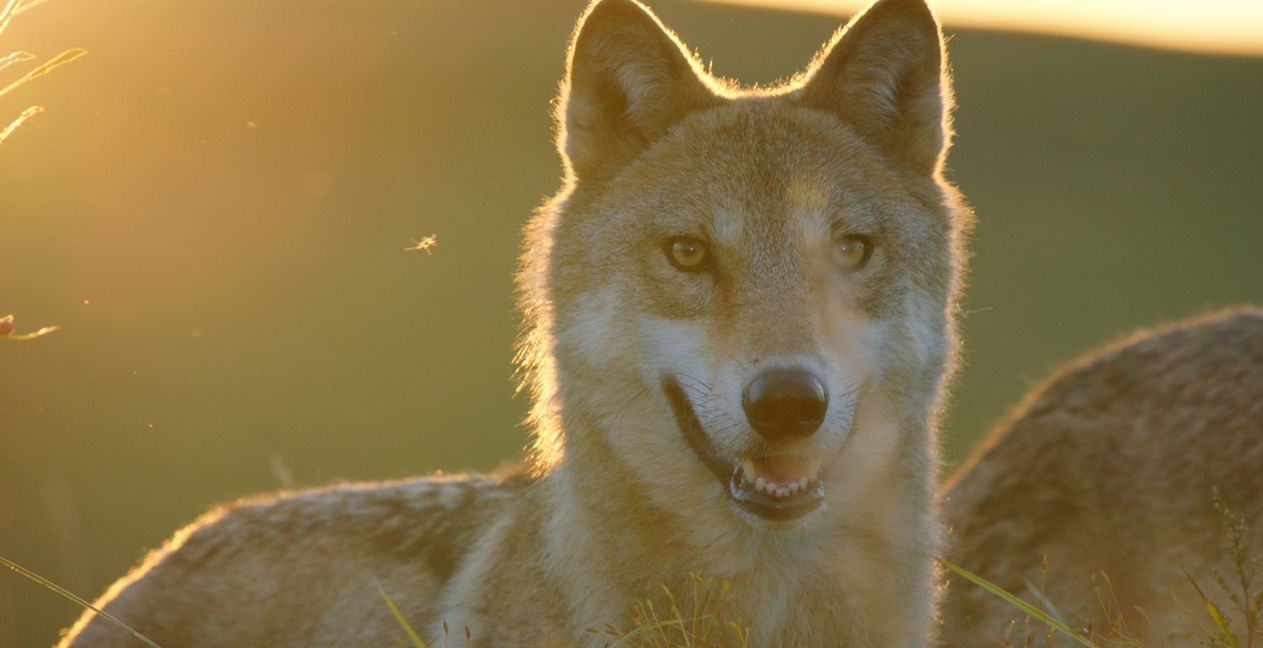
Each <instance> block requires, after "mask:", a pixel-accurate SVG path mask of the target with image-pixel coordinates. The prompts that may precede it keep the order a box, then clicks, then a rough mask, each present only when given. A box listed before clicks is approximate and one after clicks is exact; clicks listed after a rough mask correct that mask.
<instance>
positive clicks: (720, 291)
mask: <svg viewBox="0 0 1263 648" xmlns="http://www.w3.org/2000/svg"><path fill="white" fill-rule="evenodd" d="M944 69H945V67H944V57H943V51H942V38H941V34H940V32H939V28H938V25H937V23H936V21H935V20H934V17H933V16H932V15H931V13H930V11H929V10H928V8H927V7H926V6H925V4H924V3H923V1H922V0H880V1H879V2H877V3H876V4H874V5H873V6H872V7H870V8H869V9H868V10H867V11H866V12H865V13H863V14H862V15H861V16H859V17H857V18H856V19H855V20H853V21H852V22H851V24H850V25H849V26H848V27H847V28H846V29H845V30H843V31H839V32H838V34H837V35H836V36H835V37H834V38H833V39H832V40H831V42H830V43H829V44H828V45H827V46H826V47H825V48H824V49H823V50H822V51H821V53H820V55H819V56H818V57H817V58H816V59H815V60H814V61H813V62H812V64H811V65H810V67H809V68H808V69H807V70H806V71H805V72H804V73H802V74H801V75H799V76H798V77H795V78H794V79H792V80H791V81H789V82H787V83H786V84H784V85H782V86H777V87H772V88H760V89H741V88H739V87H737V86H736V85H734V84H732V83H729V82H727V81H724V80H720V79H717V78H714V77H712V76H711V75H709V74H708V73H707V72H706V71H705V70H704V69H703V66H702V65H701V63H700V62H699V61H698V60H697V59H696V58H694V57H693V56H692V55H691V54H689V53H688V51H687V49H685V47H684V46H683V45H682V44H681V43H680V41H679V40H678V39H677V38H676V37H675V36H674V35H673V34H671V33H670V32H669V31H667V30H666V29H665V28H664V27H663V26H662V25H661V24H660V23H659V22H658V21H657V19H656V18H655V17H654V16H653V15H652V14H651V13H650V12H649V11H648V10H647V9H646V8H645V7H643V6H642V5H640V4H639V3H638V2H636V1H635V0H598V1H596V2H593V3H592V4H591V5H590V6H589V8H588V10H587V12H586V13H585V14H584V16H583V17H582V19H581V20H580V23H579V28H578V29H577V30H576V32H575V36H574V40H573V42H572V45H571V47H570V50H569V58H568V65H567V78H566V82H565V83H564V85H563V89H562V92H561V96H560V98H559V100H558V102H557V106H558V111H557V119H558V125H559V129H558V130H559V139H558V149H559V152H560V153H561V157H562V162H563V168H564V170H565V181H564V183H563V186H562V188H561V189H560V191H559V192H558V193H557V195H556V196H555V197H554V198H552V199H551V200H550V201H548V202H547V203H546V204H545V205H544V206H542V207H541V208H540V209H539V210H538V211H537V212H536V214H535V216H534V217H533V218H532V220H531V223H530V225H529V226H528V228H527V233H526V242H525V245H524V248H523V249H524V252H523V255H522V262H521V270H520V273H519V275H518V282H519V288H520V293H519V294H520V306H521V308H522V311H523V313H524V316H525V327H524V335H523V338H522V343H521V348H520V355H519V357H520V362H521V365H522V368H523V369H524V372H523V374H524V377H525V386H526V387H527V388H528V389H529V391H530V392H531V394H532V396H533V399H534V408H533V412H532V416H531V425H532V432H533V442H532V445H531V448H530V451H529V456H528V461H527V465H526V468H525V473H523V474H518V475H513V476H505V475H502V476H495V477H476V476H471V477H465V478H458V479H444V480H413V481H408V482H401V483H395V484H378V485H372V484H368V485H358V486H344V487H335V488H330V489H323V490H316V491H308V492H304V493H298V494H292V495H284V496H280V497H276V498H265V499H261V500H254V501H250V502H242V503H238V504H236V505H234V506H232V507H229V508H226V509H224V510H220V511H217V512H214V513H212V514H209V515H208V516H206V517H204V518H203V519H202V520H200V521H198V522H197V523H195V524H194V525H192V526H191V527H189V528H188V529H185V530H184V531H181V532H179V533H178V534H177V535H176V536H175V538H173V539H172V541H171V542H169V543H168V544H167V545H166V546H165V547H164V548H163V549H161V550H159V551H157V552H155V553H154V554H152V555H151V556H150V557H149V558H148V559H147V560H146V562H145V564H143V565H142V566H141V567H139V568H138V569H137V570H135V571H134V572H133V573H132V574H131V575H129V576H128V577H127V578H125V579H123V580H122V581H120V582H119V583H118V584H116V585H115V587H113V588H111V590H110V591H109V592H107V593H106V595H105V596H104V597H103V599H102V603H103V604H104V605H105V606H106V608H107V610H109V611H111V612H113V613H114V614H116V615H117V616H119V617H122V618H125V619H128V620H130V621H132V622H133V623H135V624H136V626H137V627H138V628H139V629H140V630H141V631H142V632H146V633H147V634H150V635H151V636H153V637H154V638H155V639H157V640H159V641H160V642H162V641H167V642H168V643H170V644H171V645H225V646H227V645H234V646H238V645H273V646H312V645H374V644H379V643H385V642H390V641H391V640H392V639H393V638H395V637H396V636H397V635H398V632H399V630H398V626H397V625H396V623H395V620H394V619H392V618H391V616H390V613H389V611H388V609H387V608H386V606H385V605H383V602H382V600H381V597H380V592H379V591H378V588H379V587H380V590H381V591H384V592H386V593H387V594H388V595H389V596H390V597H391V598H392V599H393V600H394V601H395V603H396V604H398V606H399V609H400V610H401V611H402V613H403V614H404V615H405V616H406V617H407V618H408V619H410V620H412V621H413V622H414V623H415V624H417V625H418V626H420V627H421V628H422V629H423V632H424V634H425V635H426V636H427V639H428V640H429V641H430V642H431V644H432V645H441V644H442V641H443V633H444V627H445V626H446V627H447V628H448V629H449V630H451V629H454V631H455V632H456V633H457V635H459V634H461V633H463V631H464V628H466V627H468V628H469V629H470V633H471V634H470V636H471V641H470V643H469V645H471V646H506V645H541V646H553V645H593V646H598V645H605V644H607V643H611V642H612V641H613V640H614V639H613V635H611V634H609V633H606V632H605V631H606V630H610V631H611V632H615V633H617V632H618V631H622V632H628V631H631V632H636V633H637V634H638V635H639V634H640V633H643V632H646V631H647V630H646V629H645V627H646V626H649V627H650V628H649V629H652V628H653V627H657V628H659V629H668V628H669V629H672V630H671V631H672V632H692V631H693V630H692V628H693V626H692V625H691V624H692V623H693V622H694V621H696V620H697V619H699V618H710V616H714V615H715V614H717V612H716V610H717V609H718V608H714V607H710V608H708V607H706V606H705V605H702V606H701V607H699V608H697V609H696V610H694V609H693V608H694V607H697V606H696V605H694V604H693V603H692V599H691V598H690V596H691V594H692V593H693V592H694V591H695V587H696V586H697V585H698V583H703V584H706V583H709V584H710V585H715V584H718V585H720V586H721V587H722V586H724V584H726V587H727V589H726V590H723V603H724V608H723V609H724V614H725V615H726V616H724V623H722V624H720V625H719V626H718V629H717V630H716V631H715V632H716V634H715V635H714V636H713V637H712V639H714V641H716V642H719V643H730V642H735V643H740V642H739V641H736V640H737V639H739V638H740V636H743V635H744V636H746V644H747V645H750V646H775V645H787V646H788V645H809V646H825V645H839V646H909V647H910V646H923V645H925V644H926V643H927V642H928V641H929V636H930V623H931V619H932V616H933V607H934V598H935V593H936V588H935V583H934V578H933V569H932V565H931V556H932V555H933V553H934V551H935V549H936V547H937V543H938V537H939V532H938V527H937V523H936V521H935V520H936V517H935V514H934V511H933V504H932V495H933V476H934V472H935V468H936V465H937V457H936V455H935V442H934V439H933V435H934V429H935V420H936V417H937V415H938V409H939V403H940V394H941V391H942V388H943V383H944V382H945V379H946V377H947V376H948V375H949V374H950V373H951V371H952V369H953V366H954V363H955V352H956V347H957V343H956V337H955V330H954V325H953V322H952V314H953V313H954V312H955V310H956V308H955V307H956V304H955V300H956V294H957V288H958V282H959V273H960V270H959V266H960V262H961V256H962V255H961V253H960V247H961V245H962V239H963V236H964V231H965V230H967V228H968V224H969V219H968V214H967V213H966V212H965V211H964V210H963V209H962V208H961V207H960V206H959V204H958V201H957V197H956V193H955V190H954V189H953V188H952V187H951V186H950V185H949V184H947V183H946V182H945V181H944V180H943V178H942V168H943V162H944V156H945V152H946V149H947V146H948V143H949V141H950V136H951V129H950V119H949V113H950V108H951V99H950V90H949V88H948V83H947V79H946V76H945V75H944ZM526 475H529V476H526ZM662 596H669V597H674V600H675V601H676V602H677V603H680V602H681V601H687V602H688V605H675V606H673V605H671V604H670V603H669V602H665V601H663V599H662V598H661V597H662ZM654 600H656V601H657V606H658V607H655V608H654V609H655V610H656V612H655V613H654V614H646V613H645V610H646V608H644V607H643V606H644V605H645V601H654ZM638 602H639V603H640V605H641V606H642V607H641V608H639V612H638V611H637V607H636V606H637V603H638ZM660 614H665V615H666V616H667V617H673V616H674V617H679V618H676V619H674V621H672V620H671V619H670V618H668V619H665V621H667V623H665V624H661V622H662V621H664V619H662V618H661V617H660V616H659V615H660ZM655 620H656V621H655ZM729 621H731V622H732V623H729ZM655 623H658V625H656V626H655V625H654V624H655ZM637 626H640V627H641V628H642V629H641V630H635V629H634V628H635V627H637ZM594 629H595V630H596V632H593V630H594ZM673 636H674V635H673ZM126 639H127V638H126V636H125V635H122V634H120V633H119V632H118V631H116V630H115V629H114V628H111V627H107V626H106V625H105V624H103V623H101V622H100V621H97V620H92V619H91V618H90V617H85V619H84V620H82V621H81V622H80V624H79V626H78V627H77V628H76V629H75V630H74V631H72V634H71V637H70V638H69V639H68V640H67V642H68V643H73V644H74V645H113V644H116V643H122V642H123V641H125V640H126ZM696 640H698V639H697V637H693V639H690V641H696ZM450 641H455V643H457V644H459V643H460V641H461V638H460V637H459V636H456V637H452V638H449V642H450ZM708 641H709V640H708Z"/></svg>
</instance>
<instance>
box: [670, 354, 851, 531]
mask: <svg viewBox="0 0 1263 648" xmlns="http://www.w3.org/2000/svg"><path fill="white" fill-rule="evenodd" d="M808 375H810V374H808ZM756 382H757V379H756ZM818 383H819V381H817V385H818V393H819V394H821V396H820V399H819V400H824V403H825V404H827V400H825V397H824V396H823V393H824V386H823V385H819V384H818ZM806 384H807V386H808V387H810V386H811V385H810V383H809V382H808V383H806ZM795 388H796V387H795ZM768 389H769V390H771V391H769V394H771V395H770V396H769V397H768V398H771V399H773V401H775V399H776V398H782V399H784V398H785V396H784V394H785V391H784V390H785V389H786V388H785V386H784V384H783V383H782V384H776V383H775V382H774V383H773V384H772V385H771V386H769V387H768ZM778 390H780V391H778ZM662 391H663V392H664V393H665V394H666V396H667V400H668V401H669V402H670V403H671V412H672V414H674V415H675V422H676V424H677V426H678V427H679V428H680V434H682V435H683V436H684V441H685V443H687V444H688V447H689V450H692V451H693V454H694V455H695V456H696V457H697V458H698V460H699V461H701V462H702V464H703V465H705V466H706V467H707V468H708V469H710V471H711V473H713V474H714V475H715V478H716V479H718V480H719V483H720V484H722V485H723V486H724V487H725V488H726V489H727V490H728V495H729V497H731V498H732V501H733V502H734V503H736V504H737V506H739V507H740V508H742V509H744V510H745V511H747V512H749V513H753V514H755V515H757V516H759V517H761V518H763V519H765V520H771V521H789V520H794V519H796V518H799V517H802V516H803V515H805V514H807V513H810V512H811V511H814V510H816V509H818V508H820V505H821V504H822V503H823V501H824V484H823V482H821V481H820V478H819V466H820V462H819V461H813V460H811V459H809V458H802V457H795V456H792V455H786V456H774V455H769V456H757V457H756V456H746V457H740V458H738V459H737V460H736V461H735V462H734V461H732V460H730V459H725V458H724V457H722V456H720V455H719V453H718V452H716V451H715V448H714V447H713V446H712V445H711V442H710V438H709V437H707V436H706V431H705V430H704V429H703V428H702V422H701V421H700V420H699V419H698V418H697V413H696V412H695V411H694V410H693V404H692V403H691V402H690V401H689V398H688V395H687V394H685V393H684V389H683V387H681V386H680V383H679V381H677V380H676V379H675V377H673V376H663V378H662ZM791 393H792V390H791ZM791 398H792V397H791ZM766 402H768V401H765V403H766ZM771 407H773V408H774V409H775V407H780V409H781V410H785V409H788V407H789V406H787V405H784V401H781V403H779V404H777V405H776V406H771ZM795 407H797V408H798V409H796V410H794V411H795V412H797V414H796V416H798V417H799V418H804V417H805V418H807V419H808V421H809V420H810V419H811V418H813V417H816V416H817V415H816V414H815V413H814V411H813V410H812V409H811V406H810V405H803V404H801V403H799V404H796V405H795ZM819 408H820V412H821V413H820V414H819V415H818V418H819V419H820V420H817V421H816V422H815V424H814V425H812V426H811V429H810V430H809V431H807V432H806V434H811V433H812V432H815V430H816V429H817V428H819V427H820V422H821V421H823V419H824V414H823V408H824V405H823V404H821V405H820V406H819ZM778 415H779V414H778ZM809 424H810V423H809V422H808V423H798V425H799V428H797V429H803V428H805V427H806V426H807V425H809ZM761 434H762V433H761ZM764 436H767V435H764ZM797 436H805V434H803V433H801V432H799V433H798V434H797Z"/></svg>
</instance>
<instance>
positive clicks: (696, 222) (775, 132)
mask: <svg viewBox="0 0 1263 648" xmlns="http://www.w3.org/2000/svg"><path fill="white" fill-rule="evenodd" d="M941 69H942V62H941V55H940V40H939V35H938V28H937V25H936V24H935V22H934V20H933V18H932V16H930V14H929V13H928V11H927V10H926V9H925V7H924V5H923V4H921V3H920V2H899V1H896V0H886V1H885V2H882V3H879V4H878V5H876V6H875V7H874V8H873V9H870V10H869V12H867V13H866V14H865V15H864V16H863V17H861V18H860V19H858V20H857V21H856V22H855V23H854V24H853V26H852V27H850V28H849V29H848V30H847V32H846V33H845V34H844V35H841V36H839V37H838V38H836V39H835V41H834V42H833V43H832V44H831V45H830V46H829V48H827V50H826V51H825V53H823V54H822V55H821V57H820V58H819V60H818V61H817V62H816V64H815V65H814V66H813V68H812V70H811V72H810V73H809V74H808V75H804V76H803V78H802V79H800V80H799V81H797V82H796V83H794V84H791V85H788V86H786V87H784V88H779V89H775V90H770V91H760V92H751V93H739V92H737V91H734V90H732V89H729V88H725V87H721V86H720V85H719V84H718V82H716V81H714V80H713V79H709V78H707V77H706V76H705V75H703V74H702V73H700V72H699V71H698V69H697V67H696V65H695V64H693V62H692V60H691V59H690V58H689V57H688V56H687V55H686V54H684V53H683V51H682V49H681V48H680V46H679V44H678V43H677V42H676V41H675V40H674V38H673V37H672V36H670V35H669V33H667V32H665V31H664V30H663V29H662V28H661V26H660V25H659V24H657V22H656V21H655V20H654V19H653V18H652V16H651V15H649V14H648V13H647V12H646V11H645V10H644V9H643V8H641V7H640V6H639V5H636V4H634V3H632V2H630V1H629V0H605V2H602V3H600V4H597V5H595V6H594V8H593V9H592V10H591V11H590V12H589V14H588V15H587V16H586V17H585V19H584V22H583V24H582V27H581V30H580V32H579V33H578V35H577V38H576V41H575V44H574V47H573V48H572V58H571V65H570V73H571V74H570V79H569V86H568V95H567V96H566V101H567V103H566V105H565V114H564V120H563V123H564V126H565V131H564V133H563V138H564V139H563V154H564V155H566V156H567V160H568V162H569V163H570V171H571V178H570V182H569V186H568V190H567V191H565V192H563V194H562V195H561V196H560V197H559V199H558V200H557V202H556V203H554V205H552V209H551V210H550V209H545V210H544V211H542V212H541V215H540V217H539V221H538V222H537V223H535V227H536V229H535V232H534V233H535V236H536V238H535V245H534V246H532V247H531V248H530V249H528V251H527V259H526V262H527V265H526V269H525V271H524V278H525V279H527V281H528V283H529V282H530V279H529V277H527V276H526V275H528V273H535V274H536V275H537V277H541V278H542V282H543V285H542V286H537V287H535V288H533V290H536V291H540V292H543V293H544V298H543V299H542V300H540V301H539V302H537V303H536V304H534V305H532V304H531V303H530V299H531V295H530V294H528V295H527V296H526V297H527V300H528V304H527V305H528V308H531V309H532V310H534V311H535V313H536V316H537V317H539V318H540V319H541V320H544V321H539V322H536V324H537V326H540V327H541V328H543V329H544V330H543V331H542V335H543V337H544V339H546V340H547V344H548V345H549V348H550V350H551V352H552V355H553V356H555V358H556V363H555V365H554V366H552V367H551V370H552V371H554V372H555V373H554V374H553V376H552V377H551V379H552V380H554V381H555V384H556V387H557V390H558V391H557V392H556V397H557V398H558V399H559V400H560V401H561V404H562V405H563V408H562V415H563V416H566V415H567V414H566V410H567V408H571V411H572V412H575V414H573V416H575V417H576V418H577V419H579V418H581V419H582V420H583V423H584V424H583V425H574V424H573V423H574V422H571V421H568V422H565V424H564V427H565V429H567V430H570V429H573V428H587V429H591V430H593V432H592V435H594V436H596V437H598V438H591V439H578V438H567V439H565V440H564V442H563V443H564V444H565V448H566V450H565V451H566V452H567V453H572V452H578V453H582V452H585V450H584V448H585V446H584V444H585V443H590V444H592V445H593V446H595V448H596V450H592V452H598V451H603V452H605V453H606V454H608V455H610V456H613V457H615V458H617V460H618V461H619V462H621V464H622V465H624V466H626V467H627V468H628V470H627V475H629V476H630V479H631V480H632V481H633V482H634V483H632V484H627V486H628V487H630V488H637V489H640V490H641V491H642V492H643V493H644V494H645V495H647V496H648V497H649V498H650V499H651V500H652V501H654V502H655V503H657V504H658V505H659V506H661V507H662V508H665V509H668V510H674V511H677V512H682V513H684V514H688V513H689V512H690V511H693V510H696V507H698V506H701V507H712V508H713V507H714V505H715V504H716V503H717V501H716V500H717V499H718V500H723V501H726V506H727V507H728V508H731V509H732V510H734V511H736V512H737V513H738V515H739V516H741V517H743V518H745V519H747V520H749V521H752V522H755V523H757V524H760V525H763V524H766V523H769V522H770V523H771V526H773V527H774V528H785V527H793V526H795V525H797V524H800V522H798V521H799V520H801V519H805V516H807V515H808V514H810V513H813V512H815V511H819V510H822V509H825V508H827V506H826V505H838V506H842V505H844V502H846V501H847V498H846V497H845V492H846V491H848V490H854V489H855V484H856V483H857V482H860V481H868V482H870V483H872V482H877V481H880V480H881V479H883V477H884V473H885V472H886V471H887V468H889V466H891V465H892V464H893V463H894V462H895V460H896V458H897V457H898V455H899V453H900V452H901V450H902V451H905V452H906V451H907V447H906V446H907V445H908V441H909V440H908V439H906V438H905V436H906V430H905V429H904V428H903V427H901V426H900V424H899V423H900V422H899V417H900V416H901V415H902V414H901V413H902V412H904V411H909V412H911V413H910V414H908V415H907V416H911V417H912V418H913V419H917V420H914V421H905V422H904V423H905V424H907V423H912V424H913V425H911V427H912V428H915V427H916V425H915V424H920V425H921V426H922V427H924V424H925V421H924V417H925V414H924V412H925V411H927V410H929V409H930V407H931V406H932V401H933V399H934V398H935V396H936V394H937V389H938V384H939V382H940V380H941V377H942V375H943V373H944V370H945V364H946V361H947V357H946V356H947V355H948V349H949V348H950V344H949V338H950V335H951V333H950V330H949V324H948V319H947V315H946V314H945V310H946V308H947V307H948V304H949V302H950V299H951V295H952V291H953V288H954V276H955V265H954V263H955V262H954V249H955V243H954V241H955V238H956V231H957V230H958V229H959V226H958V225H957V224H956V223H954V221H953V218H954V214H953V212H952V209H951V191H950V189H948V188H947V187H946V186H945V185H943V184H942V183H941V181H940V180H939V169H940V165H941V157H942V152H943V149H944V147H945V141H946V139H947V133H946V127H945V125H944V124H945V113H946V107H945V105H944V104H945V99H944V93H945V90H944V87H943V83H942V81H941ZM536 280H537V281H538V280H539V278H537V279H536ZM528 288H529V286H528ZM545 311H546V313H545ZM917 412H921V413H920V414H918V413H917ZM905 427H906V426H905ZM568 434H569V432H568ZM920 442H921V443H922V444H923V445H924V444H927V443H928V441H927V440H924V439H922V440H920ZM576 460H584V459H583V458H582V457H580V458H577V459H576ZM716 483H717V484H718V486H719V488H717V489H716V488H715V484H716Z"/></svg>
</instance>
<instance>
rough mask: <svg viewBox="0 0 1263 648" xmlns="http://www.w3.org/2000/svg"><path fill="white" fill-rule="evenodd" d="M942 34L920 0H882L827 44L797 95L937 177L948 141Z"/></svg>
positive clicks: (949, 100) (948, 84)
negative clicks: (835, 115)
mask: <svg viewBox="0 0 1263 648" xmlns="http://www.w3.org/2000/svg"><path fill="white" fill-rule="evenodd" d="M945 60H946V59H945V56H944V54H943V34H942V32H941V30H940V29H939V25H938V22H937V21H936V20H935V19H934V15H933V14H932V13H930V9H929V7H927V6H926V5H925V0H880V1H879V2H877V3H875V4H873V5H872V6H871V7H869V8H868V9H867V10H866V11H865V12H864V13H862V14H861V15H859V16H857V17H855V18H854V19H852V20H851V22H850V23H849V24H848V25H847V26H846V28H845V29H844V30H842V31H840V32H839V33H838V35H836V36H835V37H834V39H833V41H832V42H831V43H830V44H829V45H828V46H826V48H825V49H824V51H823V52H822V53H821V55H820V57H819V58H817V60H816V64H815V65H814V66H813V72H812V75H811V77H810V79H809V80H808V81H807V83H806V84H805V85H804V86H803V88H802V89H801V90H800V93H801V94H800V98H801V100H802V101H803V102H805V103H807V104H809V105H811V106H813V107H815V108H818V109H822V110H827V111H830V112H833V113H835V114H837V115H838V116H839V117H840V118H841V119H842V120H843V121H844V122H846V123H847V124H849V125H851V127H853V128H854V129H855V130H856V132H857V133H858V134H859V135H860V137H863V138H864V139H865V140H867V141H868V142H869V143H871V144H873V145H875V146H877V147H878V148H879V149H881V151H882V152H884V153H885V154H886V155H888V156H890V157H891V159H892V160H894V161H895V162H896V163H901V164H903V165H905V167H906V168H908V169H910V170H912V171H916V172H919V173H925V174H934V173H936V172H938V171H939V170H940V169H941V167H942V164H943V158H944V157H945V154H946V152H947V148H948V146H949V145H950V143H951V134H952V133H951V109H952V90H951V81H950V78H949V76H948V74H947V70H946V66H945V65H944V61H945Z"/></svg>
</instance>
